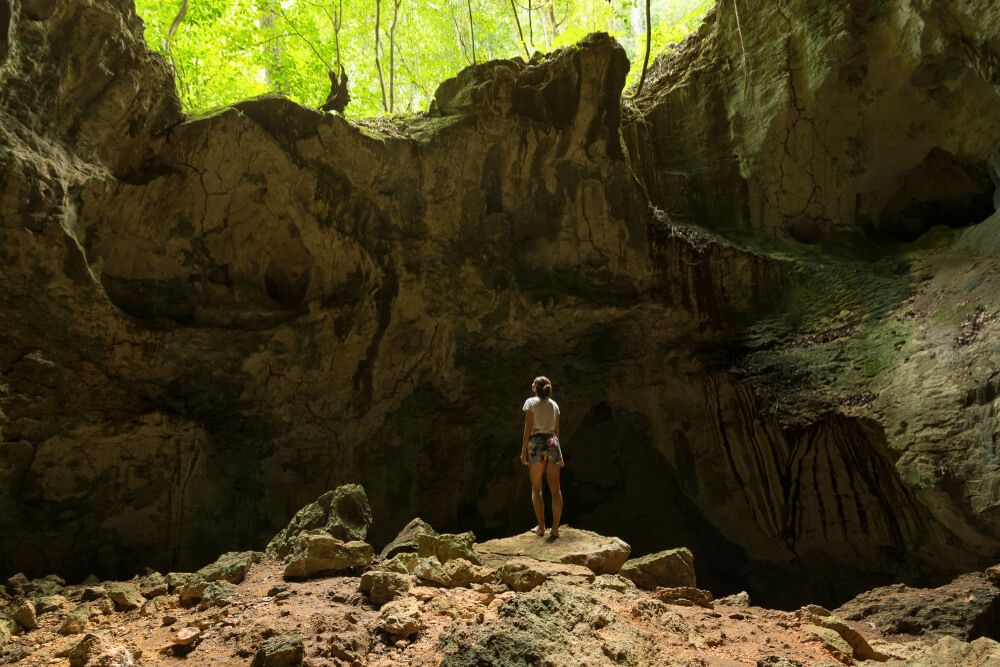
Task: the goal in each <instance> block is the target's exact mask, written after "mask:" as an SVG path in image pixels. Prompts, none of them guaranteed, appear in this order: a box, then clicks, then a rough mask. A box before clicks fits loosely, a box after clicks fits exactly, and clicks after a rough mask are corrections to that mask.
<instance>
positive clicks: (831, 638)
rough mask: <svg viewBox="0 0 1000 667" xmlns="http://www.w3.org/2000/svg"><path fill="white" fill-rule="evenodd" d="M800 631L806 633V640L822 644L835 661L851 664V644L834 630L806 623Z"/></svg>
mask: <svg viewBox="0 0 1000 667" xmlns="http://www.w3.org/2000/svg"><path fill="white" fill-rule="evenodd" d="M802 632H803V633H805V634H806V641H816V642H819V643H820V644H822V645H823V648H825V649H826V650H827V651H828V652H829V653H830V655H831V656H832V657H833V658H834V659H835V660H836V661H837V662H842V663H845V664H851V660H852V654H853V651H852V650H851V645H850V644H848V643H847V641H846V640H845V639H844V638H843V637H841V636H840V634H839V633H837V632H836V631H835V630H831V629H830V628H824V627H822V626H819V625H810V624H808V623H807V624H805V625H803V626H802Z"/></svg>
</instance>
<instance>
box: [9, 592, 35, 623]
mask: <svg viewBox="0 0 1000 667" xmlns="http://www.w3.org/2000/svg"><path fill="white" fill-rule="evenodd" d="M12 618H13V619H14V622H15V623H17V624H18V625H20V626H21V627H22V628H24V629H25V630H34V629H35V628H37V627H38V621H37V620H36V617H35V602H34V600H32V599H31V598H28V599H27V600H25V601H24V602H22V603H21V604H20V605H19V606H18V607H17V609H15V610H14V615H13V617H12Z"/></svg>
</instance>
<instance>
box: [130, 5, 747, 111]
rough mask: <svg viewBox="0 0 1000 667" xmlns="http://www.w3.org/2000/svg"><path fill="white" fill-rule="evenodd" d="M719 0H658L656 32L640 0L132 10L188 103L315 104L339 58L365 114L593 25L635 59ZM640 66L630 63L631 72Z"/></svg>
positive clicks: (680, 32)
mask: <svg viewBox="0 0 1000 667" xmlns="http://www.w3.org/2000/svg"><path fill="white" fill-rule="evenodd" d="M642 1H643V2H644V0H642ZM711 1H712V0H651V14H650V17H651V20H650V22H649V23H650V26H649V34H648V36H647V28H646V22H645V21H643V20H636V18H638V17H636V16H633V14H634V13H635V14H639V15H641V14H643V12H642V11H641V10H640V9H639V7H638V4H637V0H421V2H419V3H418V2H405V1H404V0H391V2H390V1H389V0H187V6H186V9H184V6H185V5H184V0H172V1H171V2H170V3H169V5H168V3H167V0H136V9H137V11H138V12H139V15H140V16H142V17H143V19H144V21H145V24H146V39H147V42H148V43H149V44H151V45H155V46H156V48H157V49H158V50H160V51H161V52H162V53H163V54H164V55H166V56H168V57H169V58H170V59H171V62H172V63H173V64H174V68H175V71H176V73H177V78H178V84H179V85H178V88H179V91H180V94H181V98H182V100H183V102H184V104H185V106H186V107H187V108H188V109H191V110H195V109H204V108H207V107H211V106H217V105H223V104H231V103H233V102H236V101H238V100H241V99H245V98H247V97H251V96H254V95H259V94H262V93H265V92H268V91H280V92H282V93H283V94H285V95H287V96H288V97H289V98H290V99H292V100H295V101H297V102H300V103H302V104H305V105H307V106H312V107H317V106H319V105H320V103H322V102H323V100H325V99H326V98H327V96H328V94H329V92H330V85H331V84H330V79H329V72H330V71H331V70H334V71H337V72H339V69H340V66H343V67H344V68H345V69H346V72H347V75H348V76H349V77H350V81H351V96H352V98H353V99H352V101H351V112H352V115H355V116H361V117H364V116H371V115H376V114H382V113H389V112H397V111H399V110H406V109H416V110H420V109H426V108H427V106H428V105H429V103H430V99H431V97H432V96H433V94H434V90H435V89H436V88H437V86H438V85H439V84H440V83H441V82H442V81H444V80H445V79H446V78H448V77H451V76H454V75H455V74H456V73H457V72H458V71H459V70H460V69H461V68H462V67H464V66H465V65H467V64H471V63H473V62H483V61H484V60H489V59H495V58H511V57H513V56H515V55H517V54H523V55H524V56H529V55H530V52H531V49H532V48H533V47H535V46H536V45H537V47H538V48H539V49H555V48H559V47H563V46H568V45H571V44H574V43H576V42H578V41H579V40H580V39H582V38H583V37H584V36H585V35H586V34H587V33H590V32H594V31H604V32H608V33H610V34H611V35H612V36H614V37H616V38H617V39H618V40H619V41H620V42H621V43H622V45H623V46H624V47H625V49H626V52H627V53H628V54H629V57H630V59H632V61H633V62H635V63H638V61H639V60H640V59H642V56H643V54H644V52H645V50H646V48H647V46H648V48H649V49H650V53H651V56H650V57H652V55H655V54H656V53H658V52H660V51H662V50H663V49H664V48H667V45H668V44H669V43H670V42H672V41H675V40H677V39H680V38H682V37H683V36H684V35H686V34H688V33H689V32H690V31H691V30H694V29H696V28H697V26H698V25H699V24H700V21H701V18H702V16H704V13H705V12H706V11H707V9H708V8H709V6H710V5H711ZM729 9H730V10H731V9H732V7H730V8H729ZM181 10H183V11H181ZM390 11H391V14H390ZM178 17H180V18H179V19H178ZM175 22H176V25H174V24H175ZM376 24H377V29H375V30H372V26H373V25H376ZM171 26H174V27H173V29H172V30H171ZM639 76H640V68H639V67H633V68H632V70H631V71H630V73H629V83H630V84H634V83H635V82H636V81H637V80H638V78H639Z"/></svg>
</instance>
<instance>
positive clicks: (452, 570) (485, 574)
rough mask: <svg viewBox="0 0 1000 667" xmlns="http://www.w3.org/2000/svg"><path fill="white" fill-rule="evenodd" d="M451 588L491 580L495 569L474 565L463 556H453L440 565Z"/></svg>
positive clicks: (494, 574) (494, 575)
mask: <svg viewBox="0 0 1000 667" xmlns="http://www.w3.org/2000/svg"><path fill="white" fill-rule="evenodd" d="M441 569H442V570H444V574H445V576H446V577H447V579H448V583H447V585H448V586H449V587H451V588H460V587H468V586H470V585H473V584H485V583H489V582H491V581H493V579H494V578H495V577H496V571H495V570H494V569H493V568H490V567H485V566H483V565H476V564H475V563H471V562H469V561H467V560H466V559H464V558H453V559H451V560H449V561H448V562H447V563H445V564H444V565H442V566H441Z"/></svg>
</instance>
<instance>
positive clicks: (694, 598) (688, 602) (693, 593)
mask: <svg viewBox="0 0 1000 667" xmlns="http://www.w3.org/2000/svg"><path fill="white" fill-rule="evenodd" d="M653 597H654V598H656V599H657V600H659V601H660V602H666V603H667V604H676V605H681V606H684V607H691V606H695V605H697V606H699V607H704V608H705V609H714V608H715V604H714V603H713V599H714V598H713V597H712V594H711V593H710V592H709V591H703V590H701V589H699V588H692V587H690V586H682V587H676V588H662V587H658V588H657V589H656V590H655V591H653Z"/></svg>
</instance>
